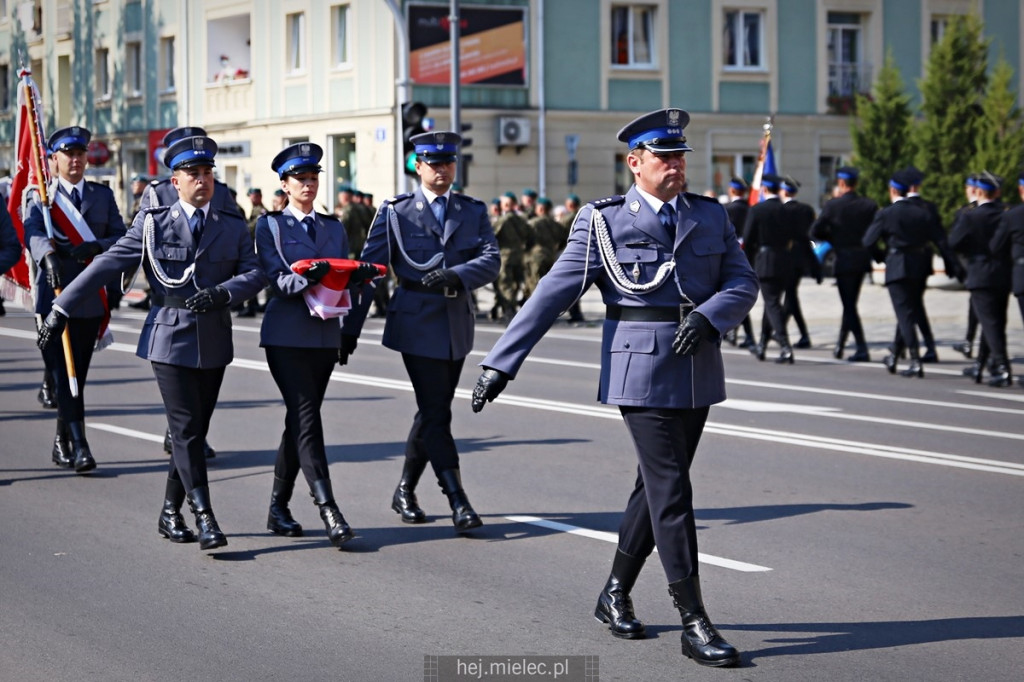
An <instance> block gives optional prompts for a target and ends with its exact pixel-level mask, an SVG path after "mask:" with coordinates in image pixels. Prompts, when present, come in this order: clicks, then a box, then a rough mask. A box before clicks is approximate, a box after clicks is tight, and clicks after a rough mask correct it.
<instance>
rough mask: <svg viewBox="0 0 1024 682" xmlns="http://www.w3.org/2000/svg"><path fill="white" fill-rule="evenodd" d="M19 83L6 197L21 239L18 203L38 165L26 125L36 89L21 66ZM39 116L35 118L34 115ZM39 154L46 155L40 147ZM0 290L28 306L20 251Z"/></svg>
mask: <svg viewBox="0 0 1024 682" xmlns="http://www.w3.org/2000/svg"><path fill="white" fill-rule="evenodd" d="M19 75H20V76H21V79H22V80H21V83H20V84H19V85H18V118H17V125H16V135H17V137H15V140H14V158H15V159H16V160H17V163H16V165H15V171H14V177H12V178H11V187H10V194H9V195H8V197H7V212H8V213H10V214H11V222H12V223H14V229H15V231H16V232H17V233H18V241H20V242H21V243H22V244H24V243H25V225H24V223H23V222H22V215H21V207H22V196H23V195H24V193H25V189H26V188H27V187H31V186H38V185H39V183H40V179H39V178H40V173H39V171H40V169H38V168H36V167H35V162H34V160H33V159H34V155H33V153H32V134H31V132H30V129H29V124H30V122H31V120H32V119H31V117H32V110H31V109H30V107H32V106H35V107H36V113H37V114H38V113H39V111H38V102H39V91H38V90H37V89H36V84H35V82H33V80H32V76H31V75H30V74H29V72H28V71H26V70H23V71H22V72H21V73H20V74H19ZM25 86H28V88H29V89H30V90H31V91H32V93H33V96H32V98H31V99H30V98H27V97H26V96H25ZM37 120H39V119H37ZM39 138H40V139H39V142H38V143H39V144H40V145H41V143H42V130H40V131H39ZM40 158H46V155H45V154H44V153H42V148H41V147H40ZM41 170H42V181H43V182H46V180H47V179H48V177H49V173H48V169H46V168H43V169H41ZM0 293H2V295H3V297H4V299H6V300H8V301H11V302H12V303H14V304H15V305H19V306H21V307H23V308H25V309H26V310H32V281H31V278H30V277H29V271H28V260H27V259H26V257H25V253H24V252H22V254H21V260H20V261H19V262H18V263H17V264H16V265H15V266H14V267H13V268H11V269H10V270H8V271H7V272H5V273H4V274H3V277H2V279H0Z"/></svg>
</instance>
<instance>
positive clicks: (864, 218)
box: [811, 166, 878, 362]
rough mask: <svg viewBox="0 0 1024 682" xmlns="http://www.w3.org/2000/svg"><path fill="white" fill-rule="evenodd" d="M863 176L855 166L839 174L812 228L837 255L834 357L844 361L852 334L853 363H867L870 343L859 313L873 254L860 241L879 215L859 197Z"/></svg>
mask: <svg viewBox="0 0 1024 682" xmlns="http://www.w3.org/2000/svg"><path fill="white" fill-rule="evenodd" d="M859 180H860V172H859V171H858V170H857V169H856V168H853V167H852V166H842V167H840V168H839V169H838V170H837V171H836V183H837V185H836V193H837V195H838V196H836V197H835V198H834V199H830V200H829V201H828V202H827V203H826V204H825V205H824V206H823V207H822V209H821V213H820V214H818V219H817V220H815V221H814V224H813V225H811V239H813V240H815V241H819V242H828V243H829V244H831V245H832V251H833V252H834V253H835V263H834V266H833V274H834V275H835V278H836V289H837V290H838V291H839V300H840V302H842V304H843V319H842V322H841V323H840V325H839V338H838V340H837V341H836V345H835V348H834V349H833V350H832V356H833V357H835V358H836V359H837V360H840V359H842V357H843V353H844V352H845V350H846V340H847V338H848V337H849V335H850V334H853V339H854V341H855V343H856V344H857V350H856V352H854V354H853V355H851V356H850V357H849V360H850V362H868V361H869V360H871V356H870V354H869V353H868V340H867V337H866V336H865V335H864V327H863V325H862V324H861V321H860V314H859V313H858V312H857V301H858V299H860V288H861V286H862V285H863V284H864V275H866V274H867V273H869V272H871V252H870V251H868V250H867V249H866V248H864V245H863V244H861V240H862V239H863V238H864V233H865V232H866V231H867V229H868V226H869V225H870V224H871V221H872V220H873V219H874V217H875V213H876V212H877V211H878V204H876V203H875V202H874V201H873V200H872V199H869V198H868V197H865V196H861V195H860V194H858V193H857V183H858V182H859Z"/></svg>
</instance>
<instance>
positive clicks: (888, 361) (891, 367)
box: [882, 353, 896, 374]
mask: <svg viewBox="0 0 1024 682" xmlns="http://www.w3.org/2000/svg"><path fill="white" fill-rule="evenodd" d="M882 364H883V365H885V368H886V369H887V370H888V371H889V374H895V373H896V356H895V355H893V354H892V353H889V354H888V355H886V356H885V357H884V358H882Z"/></svg>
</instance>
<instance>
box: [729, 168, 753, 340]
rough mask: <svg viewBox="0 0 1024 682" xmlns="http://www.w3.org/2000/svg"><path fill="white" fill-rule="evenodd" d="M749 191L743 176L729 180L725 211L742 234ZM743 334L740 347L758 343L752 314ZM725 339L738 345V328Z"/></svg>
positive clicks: (750, 259)
mask: <svg viewBox="0 0 1024 682" xmlns="http://www.w3.org/2000/svg"><path fill="white" fill-rule="evenodd" d="M749 191H750V185H748V184H747V181H746V180H744V179H743V178H740V177H735V176H734V177H733V178H732V180H730V181H729V203H727V204H725V213H726V215H728V216H729V222H730V223H732V226H733V229H735V230H736V234H738V235H741V236H742V234H743V227H744V226H745V225H746V224H747V213H748V212H750V200H749V198H748V196H747V193H748V192H749ZM745 253H746V254H747V262H749V263H750V267H754V254H752V253H750V252H746V251H745ZM743 334H744V339H743V341H741V342H740V343H739V347H740V348H750V347H751V346H753V345H754V344H756V343H757V342H756V341H754V324H753V323H752V322H751V321H750V315H747V316H746V317H744V318H743ZM725 339H726V340H727V341H730V342H731V343H733V344H734V345H736V330H735V329H734V330H732V331H730V332H729V333H727V334H726V335H725Z"/></svg>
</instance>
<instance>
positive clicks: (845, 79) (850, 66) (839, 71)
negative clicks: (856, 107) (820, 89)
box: [828, 62, 871, 97]
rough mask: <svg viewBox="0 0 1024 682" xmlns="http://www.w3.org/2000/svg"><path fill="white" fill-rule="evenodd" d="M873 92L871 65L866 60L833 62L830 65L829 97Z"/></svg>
mask: <svg viewBox="0 0 1024 682" xmlns="http://www.w3.org/2000/svg"><path fill="white" fill-rule="evenodd" d="M869 92H871V65H870V64H867V63H864V62H833V63H831V64H829V65H828V94H829V97H832V96H839V97H853V96H854V95H856V94H860V95H866V94H868V93H869Z"/></svg>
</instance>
